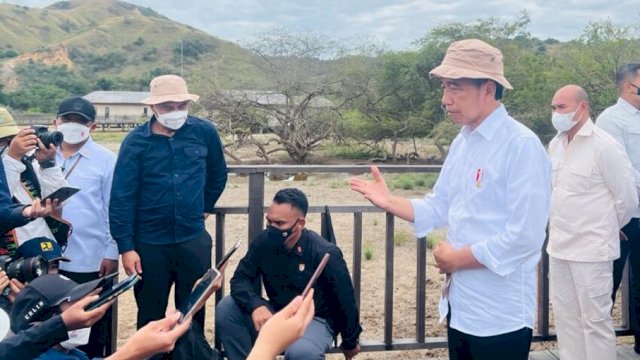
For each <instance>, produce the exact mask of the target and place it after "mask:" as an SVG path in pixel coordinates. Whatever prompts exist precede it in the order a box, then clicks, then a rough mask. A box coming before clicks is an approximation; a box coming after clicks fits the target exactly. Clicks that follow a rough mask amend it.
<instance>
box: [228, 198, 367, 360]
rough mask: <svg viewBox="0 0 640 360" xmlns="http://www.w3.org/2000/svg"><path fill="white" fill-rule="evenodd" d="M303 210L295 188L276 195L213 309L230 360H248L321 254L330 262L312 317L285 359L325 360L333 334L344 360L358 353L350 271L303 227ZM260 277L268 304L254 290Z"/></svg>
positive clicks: (319, 283)
mask: <svg viewBox="0 0 640 360" xmlns="http://www.w3.org/2000/svg"><path fill="white" fill-rule="evenodd" d="M308 208H309V203H308V202H307V197H306V196H305V194H304V193H303V192H302V191H300V190H298V189H283V190H280V191H278V192H277V193H276V195H275V196H274V198H273V202H272V203H271V206H269V210H268V211H267V224H268V226H267V229H266V230H264V231H263V232H262V233H261V234H260V235H258V237H257V238H256V239H254V240H253V241H252V242H251V243H250V244H249V250H248V251H247V254H246V255H245V256H244V258H242V260H240V263H239V264H238V267H237V269H236V271H235V273H234V274H233V278H232V279H231V295H230V296H227V297H225V298H223V299H222V300H221V301H220V303H219V304H218V305H217V306H216V328H217V329H218V332H219V334H220V337H221V340H222V344H223V345H224V349H225V351H226V353H227V357H228V358H229V360H239V359H246V358H247V356H248V354H249V352H250V351H251V347H252V345H253V343H254V342H255V340H256V338H257V336H258V333H259V331H260V329H261V328H262V326H263V325H264V324H265V322H266V321H267V320H268V319H269V318H271V316H272V315H273V314H274V313H275V312H277V311H280V309H282V308H283V307H285V306H286V305H287V304H288V303H289V302H290V301H291V300H292V299H293V298H295V297H296V296H297V295H300V294H301V293H302V291H303V289H304V288H305V286H306V285H307V282H308V281H309V279H310V278H311V275H312V274H313V272H314V271H315V269H316V267H317V266H318V264H319V263H320V260H321V259H322V257H323V256H324V255H325V254H326V253H329V254H330V258H329V262H328V264H327V266H326V267H325V268H324V270H323V272H322V273H321V275H320V277H319V278H318V281H317V282H316V285H315V295H314V302H315V317H314V319H313V321H312V322H311V324H310V325H309V327H308V328H307V329H306V331H305V333H304V335H303V336H302V338H301V339H300V340H298V341H296V342H294V343H293V344H292V345H290V346H289V347H287V349H286V350H285V352H284V354H285V358H286V359H291V360H308V359H324V353H325V352H326V351H327V350H329V348H330V347H331V343H332V342H333V339H334V337H335V336H337V334H338V333H340V334H341V336H342V344H341V349H342V352H343V353H344V355H345V357H346V358H347V359H351V358H353V357H354V356H355V355H356V354H358V352H360V346H359V345H358V338H359V336H360V332H361V331H362V328H361V327H360V320H359V313H358V308H357V306H356V300H355V296H354V293H353V285H352V283H351V278H350V277H349V270H348V269H347V265H346V263H345V262H344V259H343V257H342V252H341V251H340V249H339V248H338V247H336V246H335V245H333V244H331V243H329V242H328V241H327V240H325V239H323V238H322V237H320V235H318V234H316V233H315V232H313V231H310V230H307V229H305V228H304V226H305V224H306V219H305V217H306V215H307V210H308ZM260 278H262V282H263V283H264V287H265V290H266V293H267V296H268V298H269V300H266V299H264V298H262V296H261V293H260V292H259V291H258V290H257V289H256V288H255V286H254V285H255V284H256V282H257V281H258V280H259V279H260Z"/></svg>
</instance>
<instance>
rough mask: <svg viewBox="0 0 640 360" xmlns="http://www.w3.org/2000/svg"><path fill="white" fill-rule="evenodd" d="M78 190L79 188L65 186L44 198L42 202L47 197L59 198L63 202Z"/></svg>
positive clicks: (51, 198)
mask: <svg viewBox="0 0 640 360" xmlns="http://www.w3.org/2000/svg"><path fill="white" fill-rule="evenodd" d="M78 191H80V189H78V188H74V187H69V186H63V187H61V188H59V189H58V190H56V191H54V192H52V193H51V194H49V196H47V197H45V198H44V199H42V200H41V202H42V203H44V202H45V201H46V200H47V199H50V200H51V201H53V200H55V199H58V202H63V201H65V200H67V199H68V198H70V197H71V196H72V195H73V194H75V193H77V192H78Z"/></svg>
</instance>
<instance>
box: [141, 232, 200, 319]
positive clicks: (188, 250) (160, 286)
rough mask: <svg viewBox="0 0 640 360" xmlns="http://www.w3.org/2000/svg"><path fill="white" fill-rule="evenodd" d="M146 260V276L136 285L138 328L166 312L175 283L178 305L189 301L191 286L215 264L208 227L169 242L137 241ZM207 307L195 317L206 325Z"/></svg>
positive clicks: (144, 265)
mask: <svg viewBox="0 0 640 360" xmlns="http://www.w3.org/2000/svg"><path fill="white" fill-rule="evenodd" d="M136 251H137V252H138V255H139V256H140V260H141V263H142V280H141V281H139V282H138V283H137V284H136V285H135V287H134V295H135V298H136V304H137V305H138V318H137V325H138V329H139V328H141V327H143V326H144V325H146V324H147V323H148V322H150V321H154V320H158V319H162V318H164V316H165V311H166V309H167V303H168V300H169V291H170V289H171V285H173V284H175V292H174V302H175V304H176V308H178V309H179V308H180V306H181V305H182V304H183V303H184V302H186V300H187V298H188V296H189V294H190V293H191V289H192V288H193V285H194V284H195V282H196V280H198V279H199V278H200V277H201V276H202V275H203V274H204V273H205V271H207V270H208V269H209V268H210V267H211V236H209V233H207V232H206V231H203V233H202V234H201V235H200V236H199V237H198V238H196V239H193V240H189V241H185V242H181V243H177V244H166V245H151V244H142V243H137V244H136ZM204 310H205V309H204V308H202V310H200V311H198V313H196V314H195V316H194V318H193V320H194V321H197V322H198V323H199V324H200V327H201V328H203V329H204V316H205V311H204Z"/></svg>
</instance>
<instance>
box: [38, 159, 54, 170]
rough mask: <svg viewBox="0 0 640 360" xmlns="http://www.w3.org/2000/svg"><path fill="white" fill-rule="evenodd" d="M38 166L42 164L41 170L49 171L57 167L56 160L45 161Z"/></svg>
mask: <svg viewBox="0 0 640 360" xmlns="http://www.w3.org/2000/svg"><path fill="white" fill-rule="evenodd" d="M38 164H40V168H41V169H49V168H52V167H54V166H56V160H55V159H51V160H45V161H42V162H38Z"/></svg>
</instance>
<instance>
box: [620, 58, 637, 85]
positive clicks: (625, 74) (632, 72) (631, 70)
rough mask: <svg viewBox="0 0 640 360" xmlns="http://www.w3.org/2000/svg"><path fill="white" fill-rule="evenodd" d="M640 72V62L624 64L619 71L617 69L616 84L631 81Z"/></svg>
mask: <svg viewBox="0 0 640 360" xmlns="http://www.w3.org/2000/svg"><path fill="white" fill-rule="evenodd" d="M638 72H640V64H638V63H630V64H626V65H622V66H621V67H620V68H619V69H618V71H616V84H617V85H618V86H622V84H624V83H625V82H627V81H629V79H630V78H634V79H635V78H636V77H637V76H638Z"/></svg>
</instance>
